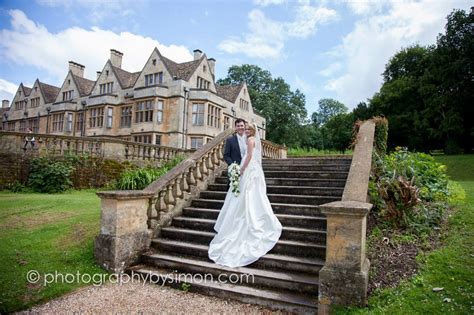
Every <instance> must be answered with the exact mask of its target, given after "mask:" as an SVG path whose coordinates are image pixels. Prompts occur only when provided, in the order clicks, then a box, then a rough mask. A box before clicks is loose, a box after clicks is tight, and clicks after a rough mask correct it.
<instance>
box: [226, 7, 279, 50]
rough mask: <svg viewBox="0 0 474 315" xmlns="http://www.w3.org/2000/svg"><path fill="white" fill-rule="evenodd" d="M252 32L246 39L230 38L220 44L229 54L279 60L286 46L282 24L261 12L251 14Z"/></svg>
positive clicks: (255, 11) (250, 27) (253, 11)
mask: <svg viewBox="0 0 474 315" xmlns="http://www.w3.org/2000/svg"><path fill="white" fill-rule="evenodd" d="M249 29H250V32H249V33H247V34H246V35H245V39H244V40H241V39H239V38H229V39H226V40H224V41H222V42H221V43H220V44H219V46H218V47H219V49H220V50H223V51H225V52H227V53H231V54H235V53H243V54H245V55H247V56H249V57H259V58H272V59H274V58H278V57H279V56H280V52H281V50H282V48H283V46H284V44H283V42H284V33H283V27H282V25H281V24H280V23H278V22H275V21H273V20H271V19H268V18H267V17H265V14H264V13H263V12H262V11H260V10H257V9H255V10H252V11H250V13H249Z"/></svg>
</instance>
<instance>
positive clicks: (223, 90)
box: [216, 83, 244, 103]
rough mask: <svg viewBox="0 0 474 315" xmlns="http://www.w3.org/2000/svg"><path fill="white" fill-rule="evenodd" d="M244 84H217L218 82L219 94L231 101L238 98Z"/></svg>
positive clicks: (233, 101) (217, 89)
mask: <svg viewBox="0 0 474 315" xmlns="http://www.w3.org/2000/svg"><path fill="white" fill-rule="evenodd" d="M243 86H244V84H243V83H241V84H239V85H217V84H216V91H217V95H219V96H220V97H222V98H223V99H226V100H228V101H229V102H232V103H235V101H236V100H237V96H239V93H240V91H241V90H242V87H243Z"/></svg>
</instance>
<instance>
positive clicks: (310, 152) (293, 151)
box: [288, 148, 352, 157]
mask: <svg viewBox="0 0 474 315" xmlns="http://www.w3.org/2000/svg"><path fill="white" fill-rule="evenodd" d="M321 155H352V150H346V151H344V152H341V151H336V150H318V149H314V148H309V149H308V148H288V156H289V157H295V156H321Z"/></svg>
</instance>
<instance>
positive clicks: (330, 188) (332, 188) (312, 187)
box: [203, 183, 344, 193]
mask: <svg viewBox="0 0 474 315" xmlns="http://www.w3.org/2000/svg"><path fill="white" fill-rule="evenodd" d="M212 185H215V186H225V187H227V184H219V183H217V184H216V183H214V184H209V186H212ZM268 188H286V189H291V188H295V189H323V190H344V187H319V186H284V185H281V186H280V185H267V189H268ZM206 191H215V190H204V191H203V192H206ZM219 192H221V191H219ZM226 193H227V192H226Z"/></svg>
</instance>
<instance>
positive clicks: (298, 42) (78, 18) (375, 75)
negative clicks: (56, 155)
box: [0, 0, 472, 115]
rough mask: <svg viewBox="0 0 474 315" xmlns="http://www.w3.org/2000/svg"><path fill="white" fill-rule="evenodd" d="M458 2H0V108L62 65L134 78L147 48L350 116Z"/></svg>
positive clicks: (52, 79) (432, 35) (61, 72)
mask: <svg viewBox="0 0 474 315" xmlns="http://www.w3.org/2000/svg"><path fill="white" fill-rule="evenodd" d="M471 4H472V2H471V1H465V0H417V1H414V0H360V1H359V0H333V1H329V0H317V1H315V0H301V1H298V0H248V1H244V0H227V1H225V0H201V1H197V0H174V1H172V0H103V1H99V0H28V1H25V0H12V1H11V0H0V99H8V100H10V101H11V100H12V98H13V95H14V93H15V92H16V90H17V88H18V86H19V84H20V83H23V84H24V85H26V86H30V87H31V86H32V85H33V83H34V82H35V80H36V79H37V78H39V80H40V81H42V82H44V83H48V84H52V85H56V86H61V85H62V83H63V81H64V79H65V77H66V74H67V72H68V61H69V60H72V61H75V62H77V63H80V64H82V65H84V66H85V67H86V68H85V77H86V78H89V79H92V80H95V78H96V71H101V70H102V68H103V67H104V65H105V63H106V62H107V59H108V58H109V55H110V49H116V50H118V51H121V52H123V53H124V56H123V62H122V68H123V69H125V70H127V71H130V72H136V71H140V70H141V69H142V68H143V66H144V65H145V62H146V60H147V59H148V57H149V56H150V54H151V53H152V50H153V48H154V47H157V48H158V49H159V50H160V52H161V53H162V54H163V55H165V56H166V57H168V58H170V59H172V60H174V61H176V62H185V61H189V60H192V58H193V50H194V49H200V50H202V51H203V52H204V53H205V54H206V55H207V57H208V58H211V57H212V58H215V59H216V78H217V79H219V78H224V77H225V76H226V75H227V70H228V68H229V67H230V66H232V65H241V64H254V65H258V66H259V67H261V68H262V69H265V70H268V71H270V72H271V74H272V76H273V77H282V78H283V79H284V80H285V81H286V82H287V83H288V84H290V86H291V89H292V90H296V89H299V90H300V91H301V92H303V93H304V94H305V95H306V108H307V111H308V115H311V113H312V112H314V111H316V110H317V104H318V101H319V100H320V99H322V98H333V99H336V100H338V101H340V102H342V103H344V104H345V105H346V106H347V107H348V108H349V109H352V108H354V107H355V106H357V104H358V103H359V102H362V101H367V99H369V98H371V97H372V96H373V94H374V93H375V92H377V91H378V90H379V88H380V86H381V84H382V76H381V74H382V72H383V71H384V67H385V64H386V63H387V62H388V60H389V59H390V57H391V56H393V55H394V54H395V53H396V52H397V51H399V50H400V49H402V48H404V47H408V46H410V45H413V44H420V45H430V44H435V43H436V37H437V35H438V34H439V33H441V32H443V31H444V26H445V24H446V17H447V15H448V14H449V13H450V12H452V10H453V9H463V10H465V11H467V12H469V11H470V5H471Z"/></svg>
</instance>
